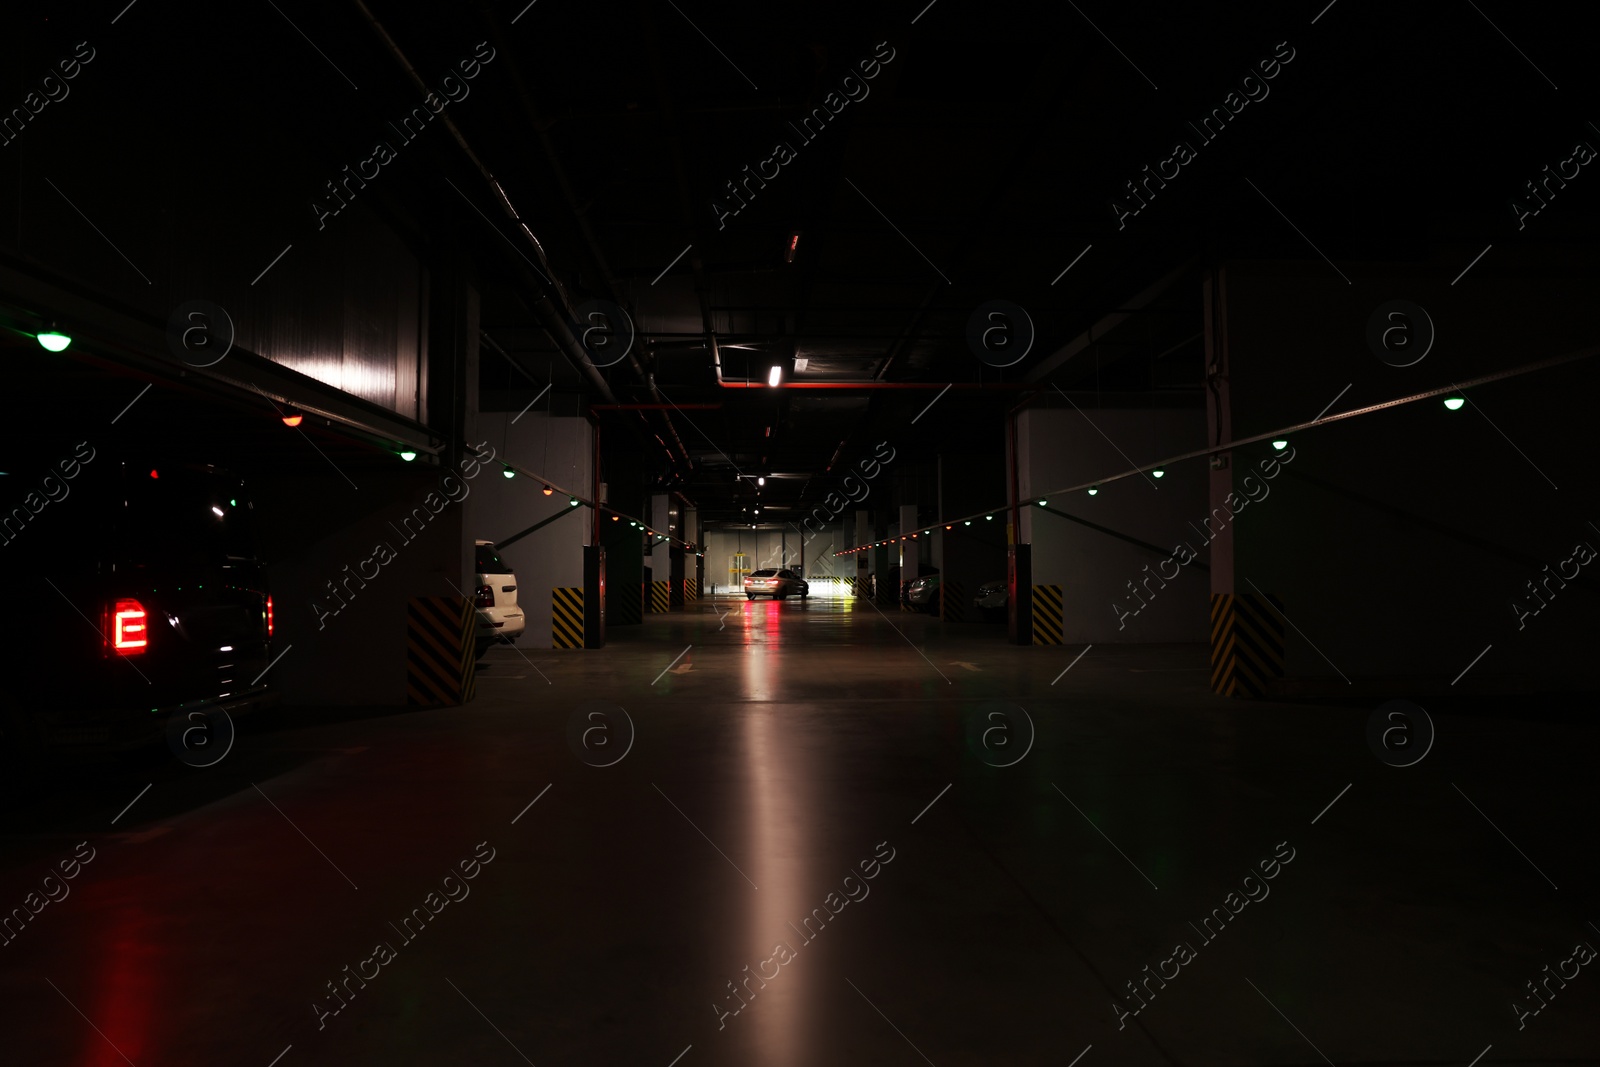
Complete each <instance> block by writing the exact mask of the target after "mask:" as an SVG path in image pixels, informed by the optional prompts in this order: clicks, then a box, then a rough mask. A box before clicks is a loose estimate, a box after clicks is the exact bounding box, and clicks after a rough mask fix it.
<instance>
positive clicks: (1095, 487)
mask: <svg viewBox="0 0 1600 1067" xmlns="http://www.w3.org/2000/svg"><path fill="white" fill-rule="evenodd" d="M1099 492H1100V487H1099V486H1098V485H1091V486H1090V487H1089V495H1090V496H1095V495H1096V494H1098V493H1099Z"/></svg>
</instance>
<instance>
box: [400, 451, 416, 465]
mask: <svg viewBox="0 0 1600 1067" xmlns="http://www.w3.org/2000/svg"><path fill="white" fill-rule="evenodd" d="M400 458H401V459H403V460H405V461H406V462H407V463H410V462H411V461H412V460H414V459H416V458H417V454H416V453H415V452H413V451H411V449H409V448H408V449H406V450H405V451H404V452H402V453H400Z"/></svg>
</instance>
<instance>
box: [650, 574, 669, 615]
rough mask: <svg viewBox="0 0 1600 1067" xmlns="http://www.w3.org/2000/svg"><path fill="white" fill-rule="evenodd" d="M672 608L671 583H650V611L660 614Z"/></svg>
mask: <svg viewBox="0 0 1600 1067" xmlns="http://www.w3.org/2000/svg"><path fill="white" fill-rule="evenodd" d="M671 610H672V583H671V582H651V583H650V613H651V614H652V615H656V614H660V613H662V612H667V611H671Z"/></svg>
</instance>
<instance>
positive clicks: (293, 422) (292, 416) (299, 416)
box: [281, 404, 305, 429]
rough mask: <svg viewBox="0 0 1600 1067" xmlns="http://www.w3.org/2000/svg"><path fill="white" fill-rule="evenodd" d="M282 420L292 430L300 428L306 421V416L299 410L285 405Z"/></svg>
mask: <svg viewBox="0 0 1600 1067" xmlns="http://www.w3.org/2000/svg"><path fill="white" fill-rule="evenodd" d="M281 418H282V419H283V424H284V425H285V426H287V427H289V428H290V429H293V428H294V427H296V426H299V425H300V424H301V423H302V422H304V421H305V415H304V413H302V412H301V411H300V409H299V408H292V407H290V406H289V405H287V404H285V405H284V407H283V414H282V416H281Z"/></svg>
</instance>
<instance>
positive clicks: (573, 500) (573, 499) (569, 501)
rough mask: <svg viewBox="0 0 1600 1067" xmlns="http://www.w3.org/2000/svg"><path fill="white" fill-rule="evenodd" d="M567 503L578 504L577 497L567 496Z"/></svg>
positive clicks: (573, 505)
mask: <svg viewBox="0 0 1600 1067" xmlns="http://www.w3.org/2000/svg"><path fill="white" fill-rule="evenodd" d="M567 503H568V504H569V505H570V506H572V507H577V506H578V498H577V497H571V498H569V499H568V500H567Z"/></svg>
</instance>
